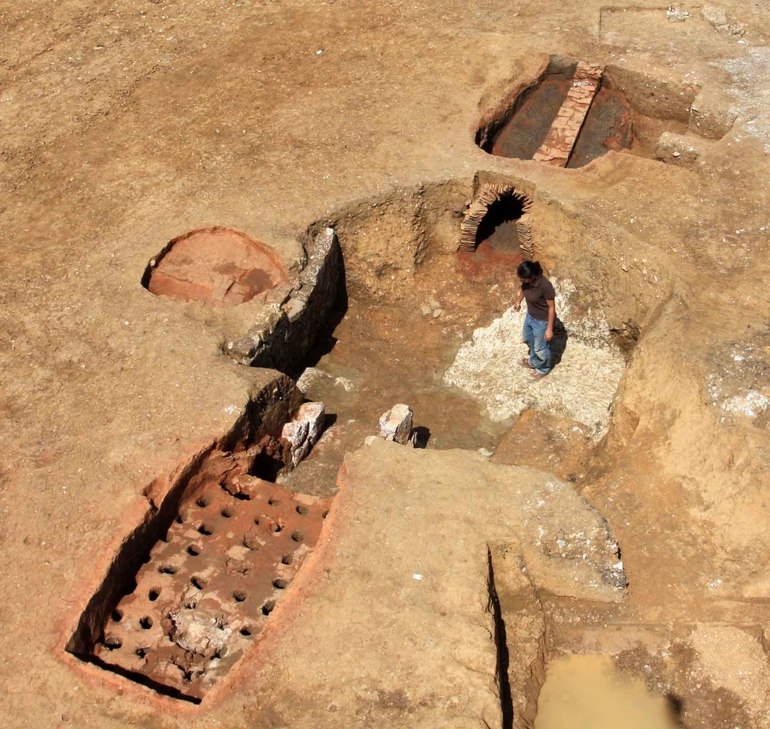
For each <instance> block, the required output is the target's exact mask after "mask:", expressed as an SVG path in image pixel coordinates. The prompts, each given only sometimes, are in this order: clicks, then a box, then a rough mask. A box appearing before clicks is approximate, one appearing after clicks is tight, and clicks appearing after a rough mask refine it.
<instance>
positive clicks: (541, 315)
mask: <svg viewBox="0 0 770 729" xmlns="http://www.w3.org/2000/svg"><path fill="white" fill-rule="evenodd" d="M521 290H522V291H523V292H524V298H525V299H526V300H527V311H528V312H529V315H530V316H531V317H532V318H533V319H539V320H541V321H548V304H546V303H545V302H546V301H553V300H554V299H555V298H556V292H555V291H554V290H553V285H552V284H551V282H550V281H549V280H548V279H547V278H546V277H545V276H538V277H537V278H536V279H535V280H534V281H533V282H532V283H531V284H529V283H523V284H522V285H521Z"/></svg>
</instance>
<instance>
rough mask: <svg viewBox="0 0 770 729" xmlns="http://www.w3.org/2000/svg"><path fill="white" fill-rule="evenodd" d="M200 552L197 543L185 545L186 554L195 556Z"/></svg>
mask: <svg viewBox="0 0 770 729" xmlns="http://www.w3.org/2000/svg"><path fill="white" fill-rule="evenodd" d="M200 553H201V548H200V546H199V545H197V544H191V545H190V546H189V547H187V554H189V555H190V556H191V557H197V556H198V555H199V554H200Z"/></svg>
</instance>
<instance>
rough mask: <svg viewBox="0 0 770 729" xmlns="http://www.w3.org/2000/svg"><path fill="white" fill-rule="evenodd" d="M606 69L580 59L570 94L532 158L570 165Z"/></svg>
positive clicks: (564, 165) (549, 162)
mask: <svg viewBox="0 0 770 729" xmlns="http://www.w3.org/2000/svg"><path fill="white" fill-rule="evenodd" d="M603 71H604V67H603V66H596V65H592V64H588V63H585V62H584V61H580V62H579V63H578V65H577V69H576V70H575V76H574V78H573V80H572V87H571V88H570V90H569V91H568V92H567V98H566V99H565V100H564V103H563V104H562V106H561V109H559V111H558V113H557V114H556V119H554V121H553V124H552V125H551V129H550V130H549V132H548V134H547V135H546V138H545V140H544V141H543V143H542V144H541V145H540V148H539V149H538V150H537V152H535V154H534V155H533V156H532V159H533V160H535V161H536V162H545V163H546V164H550V165H554V166H555V167H566V166H567V162H568V161H569V158H570V155H571V154H572V149H573V147H574V146H575V141H576V140H577V137H578V134H579V133H580V129H581V127H582V126H583V122H584V121H585V118H586V116H587V115H588V110H589V109H590V108H591V102H592V101H593V100H594V96H595V95H596V92H597V91H598V90H599V85H600V83H601V78H602V73H603Z"/></svg>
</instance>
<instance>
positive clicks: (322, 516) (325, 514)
mask: <svg viewBox="0 0 770 729" xmlns="http://www.w3.org/2000/svg"><path fill="white" fill-rule="evenodd" d="M327 516H329V510H328V509H327V510H326V511H324V513H323V514H321V518H323V519H325V518H326V517H327Z"/></svg>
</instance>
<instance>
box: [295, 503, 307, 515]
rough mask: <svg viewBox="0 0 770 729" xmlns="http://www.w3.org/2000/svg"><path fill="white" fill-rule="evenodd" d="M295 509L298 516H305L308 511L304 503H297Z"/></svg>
mask: <svg viewBox="0 0 770 729" xmlns="http://www.w3.org/2000/svg"><path fill="white" fill-rule="evenodd" d="M295 511H296V512H297V513H298V514H299V515H300V516H305V515H307V514H309V513H310V509H308V508H307V506H305V505H304V504H297V508H296V509H295Z"/></svg>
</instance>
